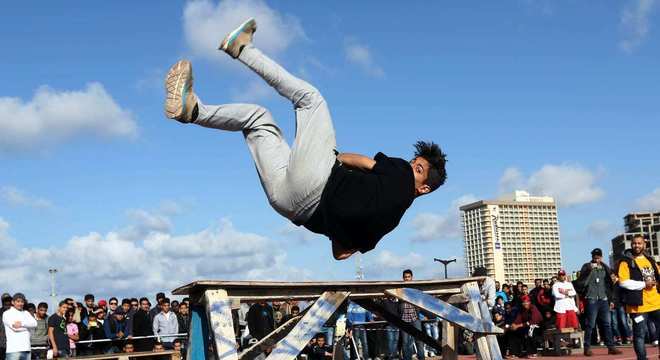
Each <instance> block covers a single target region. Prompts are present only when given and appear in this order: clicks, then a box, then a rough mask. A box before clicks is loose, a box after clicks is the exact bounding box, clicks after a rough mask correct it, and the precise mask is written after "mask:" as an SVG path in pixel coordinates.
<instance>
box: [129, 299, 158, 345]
mask: <svg viewBox="0 0 660 360" xmlns="http://www.w3.org/2000/svg"><path fill="white" fill-rule="evenodd" d="M150 306H151V304H150V303H149V299H147V298H146V297H143V298H141V299H140V309H139V310H138V311H136V312H135V314H133V336H150V335H153V334H154V330H153V326H152V321H151V315H150V314H149V307H150ZM133 345H134V346H135V351H151V349H153V347H154V339H137V340H135V341H133Z"/></svg>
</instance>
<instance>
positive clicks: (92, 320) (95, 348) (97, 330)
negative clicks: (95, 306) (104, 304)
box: [76, 309, 108, 355]
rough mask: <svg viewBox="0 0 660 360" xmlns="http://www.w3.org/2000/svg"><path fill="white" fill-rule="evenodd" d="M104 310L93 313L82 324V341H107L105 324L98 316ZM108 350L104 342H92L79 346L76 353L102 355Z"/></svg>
mask: <svg viewBox="0 0 660 360" xmlns="http://www.w3.org/2000/svg"><path fill="white" fill-rule="evenodd" d="M102 313H103V309H100V310H97V311H96V312H91V313H89V315H87V318H86V319H85V321H84V322H83V323H82V325H81V328H80V339H82V340H102V339H106V336H105V330H104V329H103V324H102V323H101V322H100V321H99V319H98V317H97V316H98V315H97V314H102ZM107 348H108V346H107V344H106V343H104V342H92V343H85V344H78V346H77V349H76V352H77V353H78V355H94V354H102V353H104V352H105V350H106V349H107Z"/></svg>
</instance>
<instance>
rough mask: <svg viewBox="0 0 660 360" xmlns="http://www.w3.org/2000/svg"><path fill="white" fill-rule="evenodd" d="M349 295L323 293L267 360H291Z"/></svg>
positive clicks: (344, 293)
mask: <svg viewBox="0 0 660 360" xmlns="http://www.w3.org/2000/svg"><path fill="white" fill-rule="evenodd" d="M348 295H349V293H348V292H343V291H338V292H330V291H329V292H325V293H324V294H323V295H322V296H321V297H320V298H319V299H318V300H316V302H314V304H313V305H312V306H311V307H310V309H309V311H308V312H307V314H305V316H303V317H302V319H301V320H300V321H299V322H298V324H296V326H295V327H294V328H293V329H292V330H291V332H290V333H289V334H288V335H287V336H286V337H285V338H284V339H282V340H281V341H279V342H278V343H277V345H275V348H274V349H273V351H272V352H271V353H270V355H268V357H267V358H266V359H267V360H291V359H294V358H295V357H296V356H298V354H299V353H300V351H301V350H302V349H303V348H304V347H305V345H307V343H309V341H310V340H311V339H312V337H314V335H316V333H318V332H319V331H320V330H321V327H322V326H323V324H325V322H326V321H328V319H329V318H330V317H331V316H332V315H333V314H334V313H335V311H337V309H338V308H339V306H340V305H341V304H342V303H343V302H344V301H346V299H347V298H348Z"/></svg>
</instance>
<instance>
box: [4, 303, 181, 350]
mask: <svg viewBox="0 0 660 360" xmlns="http://www.w3.org/2000/svg"><path fill="white" fill-rule="evenodd" d="M189 306H190V304H189V301H188V299H187V298H185V299H183V300H182V301H181V302H179V301H176V300H175V301H170V299H168V298H167V297H165V294H164V293H158V294H157V295H156V302H155V305H154V306H153V307H152V303H151V301H150V300H149V299H148V298H146V297H143V298H140V299H137V298H124V299H122V300H121V301H120V300H119V299H118V298H116V297H111V298H109V299H108V300H105V299H101V300H98V302H97V301H96V299H95V297H94V295H92V294H87V295H85V296H84V298H83V302H82V303H81V302H76V301H75V300H74V299H72V298H66V299H64V300H62V301H60V302H59V303H58V304H57V308H56V309H53V311H52V313H51V314H49V309H48V304H47V303H45V302H41V303H38V304H34V303H30V302H28V301H27V299H26V298H25V296H24V295H23V294H21V293H16V294H14V295H13V296H12V295H10V294H7V293H5V294H3V295H2V309H0V317H1V318H2V321H3V326H0V360H5V359H7V360H27V359H29V358H33V359H46V358H66V357H74V356H81V355H97V354H104V353H105V354H107V353H118V352H138V351H155V352H158V351H163V350H166V349H171V350H176V351H179V352H180V353H181V354H182V356H184V355H185V354H184V353H185V351H183V349H184V347H185V337H186V334H187V333H188V330H189V326H190V312H189Z"/></svg>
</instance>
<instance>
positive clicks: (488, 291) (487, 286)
mask: <svg viewBox="0 0 660 360" xmlns="http://www.w3.org/2000/svg"><path fill="white" fill-rule="evenodd" d="M472 276H473V277H477V276H482V277H484V279H482V280H479V281H478V284H479V292H480V293H481V300H483V301H485V302H486V305H487V306H488V309H489V310H492V309H493V306H495V280H493V278H491V277H490V276H488V270H486V268H485V267H483V266H479V267H477V268H475V269H474V271H472Z"/></svg>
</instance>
